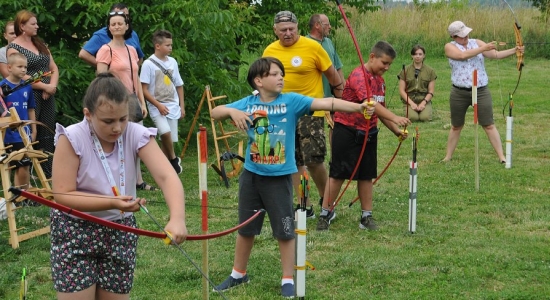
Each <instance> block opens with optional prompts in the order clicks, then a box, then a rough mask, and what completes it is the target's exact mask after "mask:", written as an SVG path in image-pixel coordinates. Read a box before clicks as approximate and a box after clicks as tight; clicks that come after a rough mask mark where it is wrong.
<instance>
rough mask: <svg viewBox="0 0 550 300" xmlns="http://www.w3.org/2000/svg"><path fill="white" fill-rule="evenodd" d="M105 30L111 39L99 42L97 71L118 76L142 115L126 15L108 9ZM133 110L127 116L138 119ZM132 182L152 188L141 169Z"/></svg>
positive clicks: (141, 95)
mask: <svg viewBox="0 0 550 300" xmlns="http://www.w3.org/2000/svg"><path fill="white" fill-rule="evenodd" d="M106 30H107V35H108V36H109V37H110V38H111V41H110V42H109V43H107V44H105V45H103V46H102V47H101V48H100V49H99V51H98V52H97V56H96V63H97V67H96V70H97V73H98V74H99V73H103V72H111V73H112V74H113V75H115V76H116V77H117V78H118V79H120V81H122V83H123V84H124V86H125V87H126V90H128V93H129V94H133V96H132V97H133V98H134V99H131V100H130V101H131V102H132V101H134V102H133V103H134V105H139V106H140V107H141V113H142V116H141V119H143V118H145V117H146V116H147V108H146V105H145V100H144V99H145V98H144V97H143V90H142V87H141V83H140V82H139V75H138V71H139V65H138V54H137V52H136V49H135V48H134V47H132V46H131V45H127V44H126V42H125V40H126V39H128V38H129V37H130V36H131V34H132V26H131V25H130V22H129V20H128V17H127V15H126V14H125V13H124V12H123V11H112V12H110V13H109V16H108V17H107V28H106ZM136 98H137V100H136ZM136 102H139V104H136ZM133 111H134V110H133V109H131V110H130V112H131V115H130V116H129V117H130V120H133V121H141V120H140V119H136V116H135V115H134V114H133ZM138 169H139V168H138ZM136 182H137V186H136V187H137V188H138V189H141V190H151V191H152V190H155V189H156V188H155V187H153V186H151V185H148V184H147V183H146V182H145V181H143V176H142V175H141V170H140V171H139V172H138V173H137V181H136Z"/></svg>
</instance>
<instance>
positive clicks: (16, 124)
mask: <svg viewBox="0 0 550 300" xmlns="http://www.w3.org/2000/svg"><path fill="white" fill-rule="evenodd" d="M9 112H10V114H9V116H7V117H3V118H0V130H1V132H2V136H1V138H0V159H1V160H0V175H1V176H2V190H3V197H4V198H5V199H6V212H7V216H8V225H9V230H10V239H9V243H10V245H11V246H12V248H14V249H16V248H19V242H21V241H24V240H28V239H30V238H33V237H36V236H39V235H42V234H46V233H49V232H50V226H46V227H43V228H41V229H37V230H34V231H31V232H27V233H24V234H19V233H18V232H19V231H21V230H24V229H25V227H21V228H17V222H16V220H15V211H16V210H18V209H21V208H23V206H18V207H13V205H12V203H15V202H22V201H23V200H25V198H23V197H14V195H13V194H12V193H11V192H10V191H9V188H10V186H11V185H12V184H11V179H10V173H11V172H12V170H13V169H14V167H12V166H10V164H9V163H10V162H11V161H19V160H21V159H23V158H28V159H30V160H31V162H32V166H33V168H34V170H35V172H36V175H37V176H38V179H39V180H40V183H41V185H42V188H38V187H33V188H29V189H27V191H28V192H31V193H34V194H36V195H39V196H41V197H44V198H47V199H50V200H52V199H53V195H52V193H51V187H50V182H49V179H47V178H46V175H45V174H44V171H43V170H42V166H41V165H40V163H42V162H44V161H46V160H47V159H48V156H49V154H47V153H44V152H43V151H41V150H34V149H33V147H32V146H33V145H34V144H35V143H36V142H31V141H30V140H29V138H28V136H27V133H26V132H25V126H26V125H28V122H27V121H24V120H23V121H22V120H20V119H19V114H17V111H16V110H15V108H13V107H12V108H10V110H9ZM8 128H10V129H12V130H18V131H19V134H20V135H21V139H22V140H23V145H24V147H23V148H22V149H20V150H17V151H13V152H11V153H9V154H7V153H6V150H7V148H6V146H5V145H4V137H5V135H6V129H8ZM31 175H32V174H31Z"/></svg>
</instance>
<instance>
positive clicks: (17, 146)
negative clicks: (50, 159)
mask: <svg viewBox="0 0 550 300" xmlns="http://www.w3.org/2000/svg"><path fill="white" fill-rule="evenodd" d="M10 145H11V147H10V148H8V149H6V154H10V153H12V152H15V151H19V150H21V149H23V148H25V144H23V142H19V143H11V144H6V145H5V146H6V147H7V146H10ZM30 165H32V160H31V159H30V158H28V157H24V158H23V159H21V160H12V161H10V167H15V168H16V169H18V168H20V167H28V166H30Z"/></svg>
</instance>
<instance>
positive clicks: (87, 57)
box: [78, 49, 96, 68]
mask: <svg viewBox="0 0 550 300" xmlns="http://www.w3.org/2000/svg"><path fill="white" fill-rule="evenodd" d="M78 58H80V59H82V60H83V61H84V62H85V63H87V64H89V65H90V66H92V67H94V68H95V67H96V61H95V56H93V55H91V54H90V53H89V52H88V51H86V50H84V49H80V52H78Z"/></svg>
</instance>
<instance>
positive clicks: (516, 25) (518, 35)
mask: <svg viewBox="0 0 550 300" xmlns="http://www.w3.org/2000/svg"><path fill="white" fill-rule="evenodd" d="M502 1H504V3H506V5H507V6H508V8H509V9H510V11H511V12H512V16H513V17H514V21H515V22H514V35H515V37H516V57H517V62H516V69H517V70H518V72H519V75H518V81H517V82H516V87H515V88H514V91H513V92H512V93H511V96H513V95H514V94H515V93H516V90H517V89H518V86H519V81H520V79H521V71H522V70H523V66H524V63H523V53H522V52H521V50H520V47H523V39H522V37H521V25H519V22H518V18H517V17H516V13H515V12H514V10H513V9H512V6H511V5H510V4H509V3H508V1H506V0H502Z"/></svg>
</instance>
